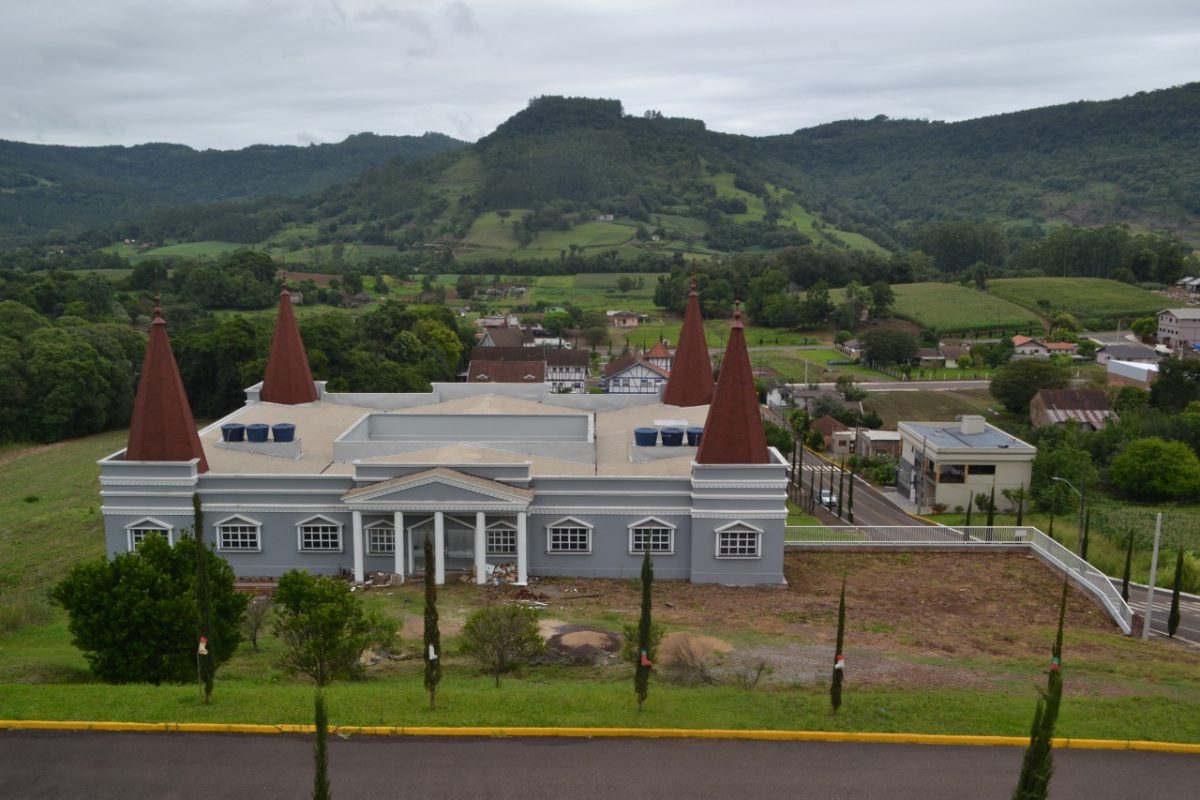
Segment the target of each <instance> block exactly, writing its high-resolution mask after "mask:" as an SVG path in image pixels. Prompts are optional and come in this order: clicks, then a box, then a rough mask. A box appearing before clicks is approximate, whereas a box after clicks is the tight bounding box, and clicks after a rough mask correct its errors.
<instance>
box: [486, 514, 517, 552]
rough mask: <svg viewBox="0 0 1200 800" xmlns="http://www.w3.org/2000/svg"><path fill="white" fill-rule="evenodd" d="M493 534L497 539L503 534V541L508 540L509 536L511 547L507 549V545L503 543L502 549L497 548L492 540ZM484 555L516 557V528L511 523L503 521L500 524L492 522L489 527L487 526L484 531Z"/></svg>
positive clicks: (493, 539) (494, 540)
mask: <svg viewBox="0 0 1200 800" xmlns="http://www.w3.org/2000/svg"><path fill="white" fill-rule="evenodd" d="M493 534H495V535H496V537H497V538H498V537H499V535H500V534H503V535H504V537H503V538H504V539H508V538H509V537H510V535H511V538H512V547H511V548H509V546H508V544H507V543H505V545H504V547H503V548H499V547H497V546H496V539H495V538H493ZM484 553H485V554H486V555H489V556H516V554H517V526H516V525H514V524H512V523H511V522H506V521H503V520H502V521H500V522H493V523H492V524H491V525H488V526H487V528H485V529H484Z"/></svg>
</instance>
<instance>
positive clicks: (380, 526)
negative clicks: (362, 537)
mask: <svg viewBox="0 0 1200 800" xmlns="http://www.w3.org/2000/svg"><path fill="white" fill-rule="evenodd" d="M385 530H388V531H391V532H392V549H391V550H381V549H380V548H379V547H378V546H377V545H376V544H375V542H374V540H373V538H372V534H376V533H382V532H383V531H385ZM363 531H364V532H365V533H366V535H367V555H369V556H394V555H395V554H396V524H395V523H394V522H392V520H390V519H381V520H376V521H375V522H372V523H371V524H370V525H367V526H365V527H364V528H363Z"/></svg>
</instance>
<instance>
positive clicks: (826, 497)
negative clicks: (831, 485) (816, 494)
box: [821, 489, 838, 510]
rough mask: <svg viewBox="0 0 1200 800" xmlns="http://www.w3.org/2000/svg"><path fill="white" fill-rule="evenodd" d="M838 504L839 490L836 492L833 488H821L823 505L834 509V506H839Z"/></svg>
mask: <svg viewBox="0 0 1200 800" xmlns="http://www.w3.org/2000/svg"><path fill="white" fill-rule="evenodd" d="M837 504H838V496H837V492H835V491H834V490H833V489H822V490H821V505H823V506H825V507H826V508H828V509H830V510H832V509H834V508H837Z"/></svg>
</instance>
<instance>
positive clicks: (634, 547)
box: [629, 517, 675, 555]
mask: <svg viewBox="0 0 1200 800" xmlns="http://www.w3.org/2000/svg"><path fill="white" fill-rule="evenodd" d="M647 550H649V551H650V552H651V553H652V554H655V553H657V554H661V555H670V554H671V553H674V552H675V526H674V525H671V524H669V523H666V522H663V521H662V520H661V519H657V518H655V517H647V518H646V519H642V520H638V521H637V522H635V523H633V524H632V525H630V526H629V552H630V553H636V554H638V555H641V554H642V553H644V552H646V551H647Z"/></svg>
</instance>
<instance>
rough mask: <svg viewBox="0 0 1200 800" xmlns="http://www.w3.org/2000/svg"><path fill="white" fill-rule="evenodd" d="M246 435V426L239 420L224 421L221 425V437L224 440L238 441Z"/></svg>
mask: <svg viewBox="0 0 1200 800" xmlns="http://www.w3.org/2000/svg"><path fill="white" fill-rule="evenodd" d="M245 437H246V426H245V425H243V424H242V423H240V422H226V423H225V424H224V425H222V426H221V439H222V440H224V441H226V442H240V441H242V440H243V439H244V438H245Z"/></svg>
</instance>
